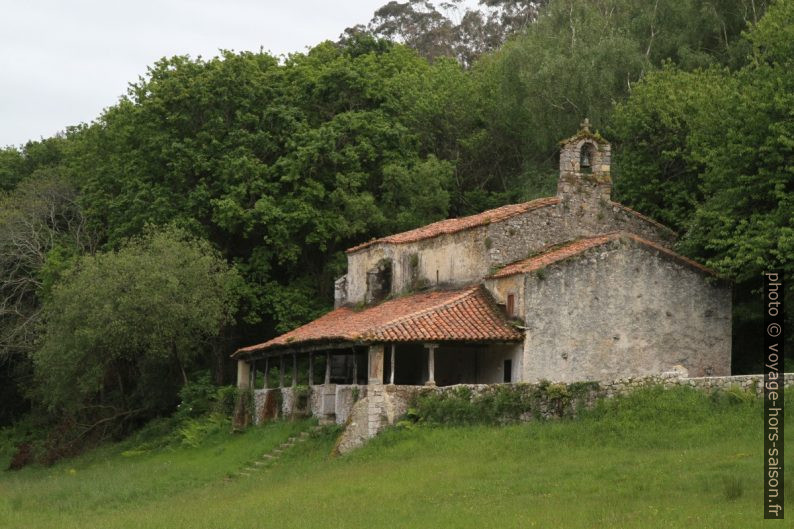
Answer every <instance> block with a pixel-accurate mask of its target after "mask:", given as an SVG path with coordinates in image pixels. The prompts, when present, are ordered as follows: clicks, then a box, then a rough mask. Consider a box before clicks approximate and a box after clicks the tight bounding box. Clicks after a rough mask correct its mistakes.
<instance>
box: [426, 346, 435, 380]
mask: <svg viewBox="0 0 794 529" xmlns="http://www.w3.org/2000/svg"><path fill="white" fill-rule="evenodd" d="M425 348H426V349H427V382H425V385H426V386H435V385H436V373H435V371H436V349H437V348H438V345H436V344H432V343H426V344H425Z"/></svg>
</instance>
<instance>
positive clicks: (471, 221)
mask: <svg viewBox="0 0 794 529" xmlns="http://www.w3.org/2000/svg"><path fill="white" fill-rule="evenodd" d="M559 202H560V199H559V198H557V197H546V198H538V199H535V200H531V201H529V202H523V203H521V204H509V205H507V206H502V207H500V208H496V209H489V210H488V211H483V212H482V213H477V214H476V215H469V216H468V217H460V218H457V219H446V220H440V221H438V222H434V223H432V224H428V225H427V226H422V227H421V228H416V229H415V230H410V231H404V232H402V233H395V234H394V235H388V236H386V237H381V238H380V239H373V240H371V241H367V242H365V243H363V244H359V245H358V246H354V247H352V248H349V249H348V250H347V253H352V252H356V251H358V250H361V249H363V248H366V247H367V246H371V245H373V244H378V243H391V244H405V243H409V242H416V241H421V240H423V239H430V238H432V237H436V236H438V235H443V234H447V233H457V232H459V231H463V230H468V229H470V228H476V227H477V226H482V225H485V224H490V223H491V222H498V221H501V220H505V219H509V218H510V217H515V216H516V215H520V214H522V213H526V212H527V211H532V210H533V209H539V208H543V207H546V206H553V205H555V204H559Z"/></svg>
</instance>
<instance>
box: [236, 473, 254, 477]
mask: <svg viewBox="0 0 794 529" xmlns="http://www.w3.org/2000/svg"><path fill="white" fill-rule="evenodd" d="M237 475H238V476H245V477H248V476H250V475H251V474H249V473H248V472H238V473H237Z"/></svg>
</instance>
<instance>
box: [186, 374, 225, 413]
mask: <svg viewBox="0 0 794 529" xmlns="http://www.w3.org/2000/svg"><path fill="white" fill-rule="evenodd" d="M217 398H218V389H217V387H216V386H215V385H214V384H213V383H212V381H211V380H210V374H209V372H202V373H201V374H199V375H198V376H196V377H195V378H194V380H191V381H189V382H187V383H186V384H185V385H184V386H182V389H180V390H179V401H180V402H179V406H178V409H177V413H176V415H177V416H178V417H180V418H187V417H200V416H202V415H205V414H206V413H209V411H210V410H211V409H213V407H214V404H215V402H216V400H217Z"/></svg>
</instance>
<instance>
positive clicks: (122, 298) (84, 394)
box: [33, 229, 239, 426]
mask: <svg viewBox="0 0 794 529" xmlns="http://www.w3.org/2000/svg"><path fill="white" fill-rule="evenodd" d="M238 290H239V279H238V275H237V274H236V272H235V271H234V270H233V269H230V268H229V266H228V265H227V264H226V262H225V261H224V260H223V259H222V258H221V257H220V256H219V255H218V254H217V253H216V252H215V251H214V250H212V248H211V247H210V245H209V244H208V243H207V242H205V241H202V240H200V239H195V238H192V237H189V236H187V235H186V234H185V233H184V232H182V231H179V230H176V229H168V230H164V231H149V232H147V233H146V234H145V235H144V236H143V237H140V238H134V239H132V240H131V241H130V242H129V243H128V244H127V245H125V246H124V247H123V248H121V249H120V250H118V251H109V252H104V253H98V254H96V255H86V256H84V257H82V258H81V259H80V260H79V262H78V263H77V265H76V267H75V268H74V269H73V270H72V271H71V272H69V273H68V274H67V275H66V276H65V277H64V278H63V279H62V280H61V281H60V282H59V283H58V284H57V285H56V286H55V288H54V289H53V291H52V295H51V297H50V299H49V300H48V302H47V304H46V305H45V313H44V314H45V321H46V334H45V336H44V339H43V341H42V344H41V347H39V348H38V349H37V350H36V351H35V352H34V353H33V361H34V364H35V381H36V385H35V387H34V389H33V392H34V394H35V396H36V397H37V398H38V399H39V400H40V401H41V402H42V403H43V404H44V405H46V407H47V408H48V409H49V410H50V412H51V413H53V414H55V415H57V416H61V415H65V416H73V417H78V418H80V420H81V421H82V422H84V423H86V424H89V425H98V424H112V425H114V426H118V425H119V424H121V423H123V422H124V420H131V419H133V418H134V419H140V418H142V417H151V416H152V415H153V414H155V413H158V412H163V411H169V410H170V409H172V406H173V405H174V404H175V401H176V396H177V392H178V388H179V387H180V386H181V385H182V384H183V383H185V382H186V381H187V380H188V375H187V373H190V372H191V371H192V370H193V369H195V368H196V367H200V366H206V365H208V363H209V359H210V358H211V353H212V345H213V343H212V342H213V340H214V339H215V338H216V337H217V336H219V335H220V334H221V331H222V329H223V328H224V327H225V326H228V325H231V324H232V323H233V321H234V320H233V317H234V314H235V306H236V296H237V294H238Z"/></svg>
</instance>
